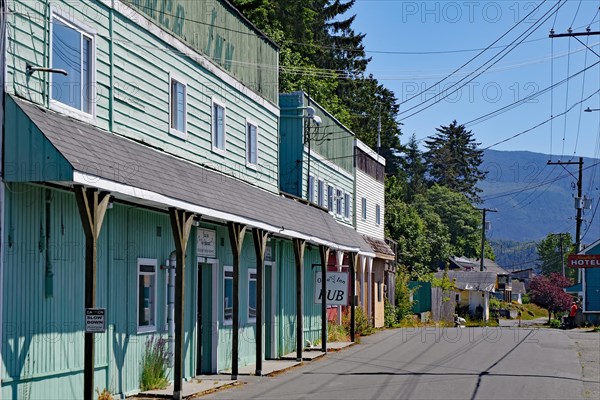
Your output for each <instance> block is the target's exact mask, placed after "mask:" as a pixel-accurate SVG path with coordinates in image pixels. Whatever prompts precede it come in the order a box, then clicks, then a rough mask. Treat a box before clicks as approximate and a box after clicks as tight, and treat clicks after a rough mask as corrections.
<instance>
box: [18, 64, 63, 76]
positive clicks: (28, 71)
mask: <svg viewBox="0 0 600 400" xmlns="http://www.w3.org/2000/svg"><path fill="white" fill-rule="evenodd" d="M34 72H51V73H53V74H62V75H64V76H67V75H69V73H68V72H67V71H65V70H64V69H59V68H44V67H34V66H33V65H31V64H29V63H27V64H26V66H25V73H26V74H27V75H31V74H33V73H34Z"/></svg>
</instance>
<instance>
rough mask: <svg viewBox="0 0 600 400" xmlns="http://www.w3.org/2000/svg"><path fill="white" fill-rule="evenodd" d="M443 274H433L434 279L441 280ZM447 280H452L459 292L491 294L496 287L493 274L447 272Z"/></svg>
mask: <svg viewBox="0 0 600 400" xmlns="http://www.w3.org/2000/svg"><path fill="white" fill-rule="evenodd" d="M443 274H444V272H443V271H439V272H436V273H435V277H436V278H441V277H442V276H443ZM448 278H450V279H451V280H454V281H455V282H454V285H455V286H456V288H457V289H461V290H475V291H483V292H493V291H494V289H495V287H496V273H495V272H480V271H448Z"/></svg>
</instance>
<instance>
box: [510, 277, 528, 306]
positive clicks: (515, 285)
mask: <svg viewBox="0 0 600 400" xmlns="http://www.w3.org/2000/svg"><path fill="white" fill-rule="evenodd" d="M526 293H527V292H526V290H525V284H524V283H523V282H521V281H518V280H516V279H513V281H512V297H511V301H515V302H517V303H519V304H523V296H525V294H526Z"/></svg>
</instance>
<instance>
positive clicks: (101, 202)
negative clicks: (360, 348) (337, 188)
mask: <svg viewBox="0 0 600 400" xmlns="http://www.w3.org/2000/svg"><path fill="white" fill-rule="evenodd" d="M2 6H3V7H4V9H3V12H2V14H1V18H2V20H1V21H0V26H1V28H2V34H3V37H4V38H5V40H3V41H1V43H2V46H3V51H2V52H1V56H2V59H1V65H0V67H1V68H2V74H0V75H1V76H2V80H3V88H4V91H3V96H2V101H3V107H2V113H3V114H2V119H3V126H4V129H3V131H2V135H3V138H2V139H3V140H2V143H3V146H4V148H3V149H2V150H3V151H2V154H3V159H2V167H3V174H2V182H0V183H1V185H0V190H1V192H0V206H1V211H2V213H1V216H2V217H1V218H2V220H1V221H0V229H1V233H2V234H1V239H0V240H1V242H0V251H2V253H3V254H2V258H1V264H0V277H1V279H0V281H1V290H2V293H1V296H0V298H1V299H2V300H1V301H2V304H1V305H0V310H1V313H0V316H1V317H0V318H1V321H0V326H2V330H1V335H2V338H1V343H2V350H1V356H2V363H1V365H2V370H1V371H0V374H1V377H2V388H1V395H2V398H23V397H27V398H31V399H45V398H91V397H92V396H94V394H95V391H96V390H100V391H102V389H103V388H106V389H108V390H110V391H111V392H113V393H114V394H118V395H121V396H125V395H131V394H135V393H138V392H139V377H140V361H141V359H142V357H143V355H144V352H145V351H146V347H147V344H148V343H149V341H150V340H153V339H156V338H159V337H160V338H164V339H165V340H166V341H167V343H168V349H169V354H170V356H171V360H172V368H171V369H170V370H169V371H170V374H171V375H170V379H171V380H172V381H173V382H174V385H175V392H176V393H174V395H177V394H178V393H179V394H180V389H181V382H182V379H187V378H190V377H192V376H194V375H197V374H201V373H216V372H219V371H224V370H230V371H231V374H232V375H233V376H234V377H235V376H236V375H237V369H238V367H239V366H240V365H249V364H256V366H257V368H256V372H257V373H258V374H260V364H261V363H262V360H263V359H264V358H277V357H280V356H281V355H283V354H286V353H289V352H291V351H294V350H296V351H297V352H299V353H297V354H299V355H300V357H301V352H302V348H303V347H304V343H305V340H312V341H314V340H316V339H317V338H318V337H319V335H320V333H321V327H322V325H323V323H322V321H323V316H322V313H321V312H320V306H319V305H316V304H314V302H313V297H312V294H313V292H314V280H313V279H312V274H313V271H314V269H313V265H315V264H319V263H321V264H322V263H323V262H322V257H321V253H322V251H321V250H323V249H327V250H331V251H333V252H336V253H337V252H341V253H347V254H349V255H353V254H356V253H358V252H359V251H361V249H362V248H363V247H364V244H363V240H362V238H361V237H360V236H359V235H357V234H356V232H355V231H354V230H353V229H352V228H351V224H339V223H337V222H336V221H335V220H333V219H332V218H331V217H330V215H329V214H328V213H326V212H323V211H322V210H321V209H319V208H316V207H310V206H307V205H306V204H305V203H303V202H300V201H297V200H296V199H293V198H289V197H287V198H286V197H282V196H280V195H279V186H280V176H279V168H278V165H279V158H280V155H279V147H278V142H279V140H278V121H279V117H280V108H279V104H278V102H279V98H278V95H277V86H278V85H277V79H278V77H277V62H278V48H277V46H276V45H275V44H274V43H273V42H272V41H270V40H269V39H268V38H267V37H266V36H265V35H264V34H263V33H262V32H260V31H259V30H258V29H256V28H255V27H254V26H253V25H252V24H251V23H250V22H249V21H248V20H246V19H245V18H244V17H243V16H242V15H241V14H240V13H239V12H237V10H235V9H234V8H233V7H232V6H231V5H230V4H229V3H228V2H226V1H212V2H189V1H183V0H173V1H172V2H150V3H148V2H141V1H137V0H110V1H109V0H95V1H92V0H90V1H82V2H76V3H74V2H72V1H68V0H57V1H54V2H52V3H44V2H31V1H25V0H22V1H21V0H10V1H3V2H2ZM248 60H250V61H251V62H248ZM263 66H269V68H266V69H265V70H266V71H269V72H268V73H265V71H264V70H263V69H262V67H263ZM350 187H351V185H350ZM347 257H348V256H347ZM350 258H352V256H350ZM296 288H300V290H294V289H296ZM86 310H87V311H86ZM98 310H99V311H98ZM88 311H89V312H96V311H98V312H101V313H103V314H102V315H104V322H105V325H106V327H105V329H101V330H100V331H99V333H91V332H89V331H88V332H86V329H91V328H86V326H87V325H86V324H85V321H86V317H85V316H86V314H87V313H88Z"/></svg>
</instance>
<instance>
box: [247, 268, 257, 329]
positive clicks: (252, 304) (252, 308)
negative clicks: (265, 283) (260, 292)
mask: <svg viewBox="0 0 600 400" xmlns="http://www.w3.org/2000/svg"><path fill="white" fill-rule="evenodd" d="M248 322H250V323H252V322H256V270H255V269H248Z"/></svg>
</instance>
